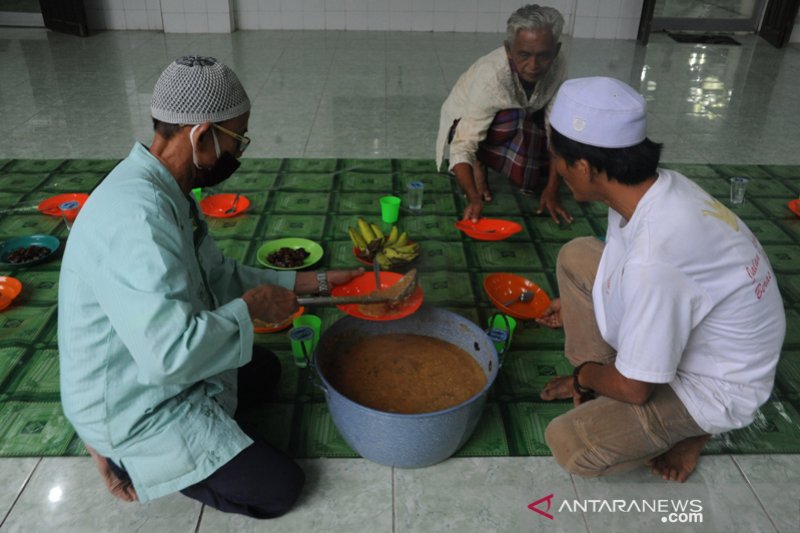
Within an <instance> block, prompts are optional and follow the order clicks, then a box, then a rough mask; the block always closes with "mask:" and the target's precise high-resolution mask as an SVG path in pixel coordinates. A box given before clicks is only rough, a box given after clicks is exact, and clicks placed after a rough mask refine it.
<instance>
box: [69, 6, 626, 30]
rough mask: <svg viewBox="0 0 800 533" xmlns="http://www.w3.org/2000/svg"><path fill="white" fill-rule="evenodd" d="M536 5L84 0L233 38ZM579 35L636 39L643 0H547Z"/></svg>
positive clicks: (496, 13) (384, 25) (140, 24)
mask: <svg viewBox="0 0 800 533" xmlns="http://www.w3.org/2000/svg"><path fill="white" fill-rule="evenodd" d="M532 1H533V0H529V1H525V0H85V5H86V11H87V16H88V18H89V27H90V28H92V29H114V30H124V29H128V30H164V31H165V32H177V33H204V32H212V33H227V32H230V31H233V30H234V29H241V30H267V29H270V30H298V29H306V30H322V29H329V30H379V31H380V30H391V31H460V32H476V31H477V32H502V31H505V26H506V20H507V19H508V16H509V15H510V14H511V12H513V11H514V10H515V9H517V8H518V7H520V6H522V5H524V4H526V3H532ZM538 3H540V4H542V5H548V6H552V7H555V8H556V9H558V10H559V11H561V13H562V14H563V15H564V19H565V21H566V25H565V28H564V33H566V34H569V35H573V36H574V37H585V38H598V39H635V38H636V32H637V28H638V25H639V16H640V15H641V10H642V0H549V1H540V2H538Z"/></svg>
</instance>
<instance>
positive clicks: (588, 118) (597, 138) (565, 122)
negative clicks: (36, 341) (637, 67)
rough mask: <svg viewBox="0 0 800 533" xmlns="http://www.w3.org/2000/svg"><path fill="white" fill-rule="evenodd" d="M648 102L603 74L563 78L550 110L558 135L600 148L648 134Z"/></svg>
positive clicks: (618, 145) (634, 142)
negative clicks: (589, 76)
mask: <svg viewBox="0 0 800 533" xmlns="http://www.w3.org/2000/svg"><path fill="white" fill-rule="evenodd" d="M646 117H647V105H646V104H645V101H644V98H643V97H642V95H640V94H639V93H637V92H636V91H634V90H633V89H632V88H631V87H630V86H628V85H627V84H625V83H623V82H621V81H619V80H615V79H614V78H606V77H602V76H597V77H591V78H576V79H572V80H567V81H565V82H564V83H563V84H562V85H561V88H560V89H559V90H558V93H557V94H556V98H555V102H554V103H553V109H552V110H551V111H550V126H551V127H552V128H554V129H555V130H556V131H558V132H559V133H560V134H561V135H563V136H565V137H567V138H569V139H572V140H573V141H578V142H580V143H583V144H588V145H590V146H597V147H600V148H626V147H628V146H634V145H637V144H639V143H640V142H642V141H643V140H645V138H647V134H646V129H647V124H646Z"/></svg>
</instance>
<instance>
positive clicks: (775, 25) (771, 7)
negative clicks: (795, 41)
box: [758, 0, 800, 48]
mask: <svg viewBox="0 0 800 533" xmlns="http://www.w3.org/2000/svg"><path fill="white" fill-rule="evenodd" d="M798 8H800V0H770V1H769V2H768V3H767V9H766V10H765V11H764V20H763V21H762V22H761V28H759V30H758V34H759V35H760V36H761V37H763V38H764V39H765V40H766V41H767V42H768V43H769V44H771V45H772V46H774V47H775V48H783V47H784V46H786V43H788V42H789V37H790V36H791V35H792V27H793V26H794V20H795V18H797V10H798Z"/></svg>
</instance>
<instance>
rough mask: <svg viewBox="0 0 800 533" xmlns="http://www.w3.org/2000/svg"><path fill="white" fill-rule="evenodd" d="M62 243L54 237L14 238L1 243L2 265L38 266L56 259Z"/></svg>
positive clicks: (0, 257) (0, 261)
mask: <svg viewBox="0 0 800 533" xmlns="http://www.w3.org/2000/svg"><path fill="white" fill-rule="evenodd" d="M60 246H61V241H59V240H58V238H57V237H53V236H52V235H28V236H26V237H14V238H12V239H9V240H7V241H4V242H3V243H0V264H2V265H4V266H6V267H27V266H31V265H38V264H39V263H42V262H44V261H48V260H50V259H52V258H54V257H55V255H56V252H57V251H58V249H59V247H60Z"/></svg>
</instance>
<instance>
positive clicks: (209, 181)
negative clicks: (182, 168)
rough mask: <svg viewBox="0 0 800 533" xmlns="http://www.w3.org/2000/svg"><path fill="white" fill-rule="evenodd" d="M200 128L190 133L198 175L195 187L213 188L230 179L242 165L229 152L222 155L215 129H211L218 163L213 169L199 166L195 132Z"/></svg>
mask: <svg viewBox="0 0 800 533" xmlns="http://www.w3.org/2000/svg"><path fill="white" fill-rule="evenodd" d="M199 126H200V124H197V125H196V126H194V127H193V128H192V129H191V131H190V132H189V141H190V142H191V143H192V162H193V163H194V166H195V168H196V169H197V173H196V176H195V180H194V187H213V186H215V185H218V184H220V183H222V182H223V181H225V180H226V179H228V178H230V177H231V176H232V175H233V173H234V172H236V169H237V168H239V166H240V165H241V164H242V163H241V162H240V161H239V160H238V159H236V158H235V157H234V156H233V155H231V154H230V153H229V152H222V154H220V150H219V141H218V140H217V134H216V133H215V132H214V129H213V128H212V129H211V136H212V137H213V138H214V152H215V153H216V154H217V162H216V163H214V165H213V166H212V167H211V168H202V167H201V166H200V165H198V164H197V154H196V152H195V141H194V131H195V129H197V128H198V127H199Z"/></svg>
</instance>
